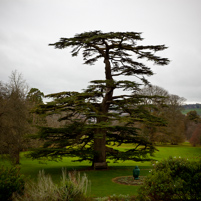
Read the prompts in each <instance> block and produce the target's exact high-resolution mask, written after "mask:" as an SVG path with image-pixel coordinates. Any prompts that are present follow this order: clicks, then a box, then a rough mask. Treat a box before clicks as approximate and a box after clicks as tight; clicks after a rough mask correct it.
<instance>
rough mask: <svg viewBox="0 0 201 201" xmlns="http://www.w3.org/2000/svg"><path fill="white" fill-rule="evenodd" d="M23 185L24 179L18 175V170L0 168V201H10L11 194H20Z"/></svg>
mask: <svg viewBox="0 0 201 201" xmlns="http://www.w3.org/2000/svg"><path fill="white" fill-rule="evenodd" d="M24 185H25V181H24V177H23V175H21V174H20V173H19V168H17V167H11V168H8V167H4V166H0V200H2V201H7V200H11V199H12V195H13V193H18V194H22V193H23V190H24Z"/></svg>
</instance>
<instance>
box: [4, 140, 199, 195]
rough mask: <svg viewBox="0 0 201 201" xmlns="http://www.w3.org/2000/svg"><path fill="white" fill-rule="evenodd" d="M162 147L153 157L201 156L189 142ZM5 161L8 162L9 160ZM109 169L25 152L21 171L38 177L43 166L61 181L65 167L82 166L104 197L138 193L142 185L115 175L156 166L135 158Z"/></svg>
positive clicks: (93, 187) (93, 189)
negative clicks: (124, 181) (123, 182)
mask: <svg viewBox="0 0 201 201" xmlns="http://www.w3.org/2000/svg"><path fill="white" fill-rule="evenodd" d="M130 146H131V145H129V146H125V145H123V146H122V147H121V149H127V148H130ZM157 149H158V151H157V152H156V153H155V156H154V157H153V158H154V159H155V160H158V161H160V160H162V159H165V158H168V157H169V156H175V157H185V158H188V159H189V160H192V159H197V158H199V157H200V156H201V147H191V146H190V145H189V143H184V144H182V145H177V146H175V145H158V146H157ZM1 163H4V164H7V163H6V162H5V161H1ZM108 165H109V167H108V170H96V171H95V170H90V166H91V164H90V163H89V162H81V163H80V162H72V158H68V157H64V158H63V160H62V161H59V162H55V161H46V163H44V161H43V163H41V162H39V161H38V160H32V159H30V158H26V157H25V156H24V153H21V173H22V174H24V175H25V176H26V177H27V178H28V177H30V178H32V179H36V178H37V175H38V172H39V170H44V171H45V173H47V174H50V175H51V176H52V178H53V181H55V182H59V181H60V178H61V170H62V168H66V169H67V171H72V170H78V171H80V172H81V174H82V173H84V172H85V173H86V174H87V176H88V179H89V180H91V190H90V192H89V194H90V195H91V196H93V197H104V196H109V195H112V194H116V195H118V194H124V195H126V194H129V195H136V194H137V189H138V188H139V187H138V186H126V185H121V184H117V183H114V182H112V179H113V178H115V177H119V176H128V175H132V170H133V168H134V167H135V166H136V165H138V166H139V168H140V169H141V172H140V175H142V176H146V175H147V174H149V170H150V169H151V168H152V165H151V163H150V162H133V161H125V162H122V161H119V163H112V162H110V163H109V164H108Z"/></svg>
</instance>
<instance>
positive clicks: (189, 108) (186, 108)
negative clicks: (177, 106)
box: [182, 103, 201, 116]
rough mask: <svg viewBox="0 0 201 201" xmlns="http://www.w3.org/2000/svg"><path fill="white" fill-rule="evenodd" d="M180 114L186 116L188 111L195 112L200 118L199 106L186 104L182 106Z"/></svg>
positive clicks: (200, 110)
mask: <svg viewBox="0 0 201 201" xmlns="http://www.w3.org/2000/svg"><path fill="white" fill-rule="evenodd" d="M182 108H183V109H182V113H183V114H187V113H188V112H190V111H194V110H195V111H196V112H197V113H198V114H199V115H200V116H201V104H199V103H196V104H186V105H183V106H182Z"/></svg>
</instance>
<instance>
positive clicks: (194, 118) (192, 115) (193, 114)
mask: <svg viewBox="0 0 201 201" xmlns="http://www.w3.org/2000/svg"><path fill="white" fill-rule="evenodd" d="M187 120H189V121H193V122H195V123H196V124H197V123H200V122H201V118H200V116H199V115H198V113H197V112H196V111H195V110H193V111H190V112H188V113H187Z"/></svg>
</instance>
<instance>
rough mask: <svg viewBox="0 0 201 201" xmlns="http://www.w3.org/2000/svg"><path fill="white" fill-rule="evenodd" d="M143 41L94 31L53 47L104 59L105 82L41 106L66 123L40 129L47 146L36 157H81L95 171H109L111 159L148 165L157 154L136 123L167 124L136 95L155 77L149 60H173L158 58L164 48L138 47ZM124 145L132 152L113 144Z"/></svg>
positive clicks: (92, 60)
mask: <svg viewBox="0 0 201 201" xmlns="http://www.w3.org/2000/svg"><path fill="white" fill-rule="evenodd" d="M142 40H143V39H142V38H141V33H137V32H115V33H114V32H109V33H102V32H101V31H93V32H85V33H81V34H76V35H75V36H74V37H72V38H61V39H60V41H59V42H56V43H54V44H51V45H52V46H54V47H55V48H58V49H63V48H68V47H71V48H72V51H71V54H72V56H77V55H78V53H79V52H82V55H83V59H84V64H89V65H93V64H95V63H96V61H97V60H99V59H100V60H102V61H103V62H104V68H105V80H94V81H91V82H90V85H89V86H88V88H87V89H86V90H83V92H72V91H67V92H60V93H56V94H50V95H48V97H50V98H52V99H53V101H51V102H48V103H47V104H44V105H41V107H39V108H38V110H37V111H38V113H44V114H46V115H54V114H60V115H61V117H60V118H59V121H65V122H66V124H65V125H63V126H62V127H60V128H54V127H42V128H41V130H40V132H39V134H38V138H40V139H43V140H44V142H45V143H44V146H43V147H42V148H40V149H38V150H35V151H34V152H32V154H31V155H32V157H33V158H38V157H51V158H54V157H60V156H63V155H70V156H78V157H79V160H81V161H82V160H90V161H92V164H93V165H94V166H95V165H96V164H98V163H99V164H100V163H101V164H102V166H103V167H106V158H107V159H113V160H136V161H138V160H147V158H146V156H147V154H148V153H150V154H151V153H153V151H154V147H153V145H152V143H151V142H149V141H148V140H147V139H145V138H143V136H140V135H139V133H138V128H137V127H136V126H135V124H136V122H146V123H149V124H154V125H161V124H163V122H162V121H161V119H159V118H156V117H155V116H153V115H152V114H151V113H150V112H149V111H148V110H147V109H146V107H144V105H143V104H142V103H143V102H142V98H144V96H142V95H139V94H136V91H138V90H139V88H140V86H141V84H149V82H148V80H147V79H146V78H145V77H144V76H151V75H153V72H152V70H151V68H150V67H148V66H146V65H145V63H146V61H144V59H146V60H148V61H151V62H153V63H154V64H156V65H162V66H163V65H167V64H168V63H169V60H168V59H167V58H161V57H159V56H156V55H155V53H156V52H158V51H162V50H165V49H166V47H165V45H148V46H143V45H137V42H138V41H142ZM75 74H76V72H75ZM125 76H135V77H137V78H139V80H138V81H134V79H133V80H132V81H130V80H125V79H123V77H125ZM117 78H118V80H117ZM140 80H141V81H140ZM115 90H120V91H121V94H120V95H118V94H114V91H115ZM125 91H127V92H126V93H124V92H125ZM128 91H130V93H129V94H128ZM149 98H153V97H149ZM122 143H132V144H133V147H132V148H131V149H129V150H125V151H120V150H118V149H116V148H115V147H114V148H112V145H121V144H122Z"/></svg>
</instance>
